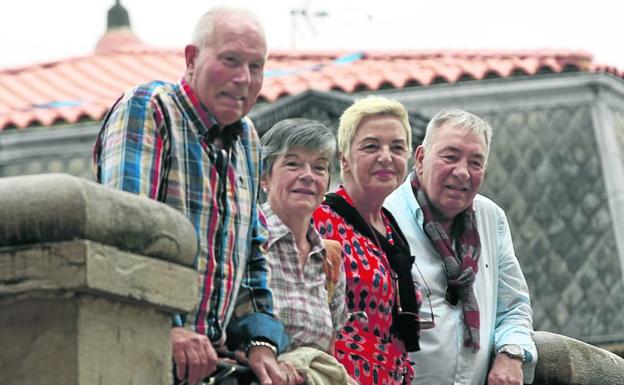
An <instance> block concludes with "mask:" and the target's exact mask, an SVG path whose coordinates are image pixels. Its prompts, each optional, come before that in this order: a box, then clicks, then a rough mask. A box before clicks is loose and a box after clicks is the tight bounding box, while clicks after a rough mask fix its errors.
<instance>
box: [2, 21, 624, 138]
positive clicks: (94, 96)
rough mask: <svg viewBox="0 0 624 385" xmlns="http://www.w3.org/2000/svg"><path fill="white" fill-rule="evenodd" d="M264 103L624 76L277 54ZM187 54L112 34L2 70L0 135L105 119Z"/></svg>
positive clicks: (538, 65)
mask: <svg viewBox="0 0 624 385" xmlns="http://www.w3.org/2000/svg"><path fill="white" fill-rule="evenodd" d="M265 69H266V74H265V82H264V86H263V88H262V91H261V92H260V98H261V100H264V101H267V102H273V101H275V100H277V99H279V98H281V97H284V96H287V95H296V94H299V93H302V92H304V91H306V90H308V89H314V90H318V91H329V90H339V91H343V92H346V93H352V92H357V91H362V90H377V89H387V88H397V89H401V88H404V87H410V86H428V85H431V84H437V83H454V82H458V81H463V80H480V79H489V78H505V77H510V76H517V75H529V76H530V75H535V74H541V73H559V72H567V71H584V72H608V73H611V74H614V75H616V76H619V77H624V72H622V71H619V70H618V69H616V68H614V67H610V66H601V65H597V64H595V63H593V61H592V57H591V55H589V54H587V53H584V52H575V51H548V50H542V51H392V52H390V51H388V52H375V51H364V52H356V53H346V52H332V51H327V52H285V51H278V52H272V53H271V55H270V57H269V60H268V62H267V65H266V68H265ZM183 71H184V56H183V54H182V50H181V49H180V50H172V49H158V48H153V47H149V46H146V45H144V44H142V43H141V42H140V41H139V40H138V39H136V38H135V37H134V35H132V32H131V31H129V30H126V29H123V28H122V29H117V30H114V31H110V32H109V33H107V34H106V35H105V36H104V37H103V38H102V40H100V42H99V43H98V46H97V49H96V51H95V52H94V53H93V54H92V55H89V56H84V57H75V58H69V59H67V60H61V61H55V62H49V63H42V64H34V65H30V66H24V67H20V68H9V69H0V131H1V130H3V129H6V128H18V129H19V128H25V127H28V126H32V125H40V126H49V125H54V124H58V123H76V122H78V121H81V120H100V119H102V118H103V116H104V114H105V113H106V111H107V109H108V108H109V107H110V106H111V104H112V103H113V102H114V101H115V100H116V99H117V98H118V97H119V96H120V94H121V93H122V92H123V91H124V90H126V89H128V88H130V87H132V86H134V85H136V84H139V83H143V82H147V81H150V80H153V79H160V80H165V81H176V80H178V79H179V78H180V76H181V75H182V73H183Z"/></svg>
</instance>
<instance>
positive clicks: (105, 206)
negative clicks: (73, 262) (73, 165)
mask: <svg viewBox="0 0 624 385" xmlns="http://www.w3.org/2000/svg"><path fill="white" fill-rule="evenodd" d="M0 197H2V199H0V217H1V218H2V220H1V221H0V247H3V246H17V245H20V246H22V245H27V244H35V243H45V242H57V241H68V240H72V239H88V240H92V241H96V242H99V243H102V244H106V245H111V246H115V247H117V248H119V249H121V250H126V251H131V252H134V253H138V254H142V255H146V256H150V257H154V258H160V259H166V260H171V261H174V262H176V263H180V264H183V265H186V266H192V265H193V261H194V258H195V254H196V251H197V238H196V236H195V230H194V228H193V225H192V224H191V223H190V222H189V221H188V220H187V219H186V217H185V216H184V215H183V214H181V213H180V212H178V211H176V210H175V209H173V208H171V207H169V206H167V205H164V204H162V203H159V202H156V201H154V200H151V199H148V198H146V197H141V196H137V195H134V194H129V193H126V192H122V191H118V190H115V189H111V188H107V187H104V186H102V185H99V184H97V183H94V182H90V181H87V180H85V179H81V178H77V177H73V176H70V175H66V174H41V175H33V176H20V177H11V178H0Z"/></svg>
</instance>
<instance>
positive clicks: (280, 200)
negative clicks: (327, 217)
mask: <svg viewBox="0 0 624 385" xmlns="http://www.w3.org/2000/svg"><path fill="white" fill-rule="evenodd" d="M335 152H336V140H335V139H334V136H333V134H332V133H331V131H330V130H329V129H328V128H327V127H325V126H324V125H323V124H321V123H319V122H316V121H313V120H309V119H286V120H282V121H280V122H278V123H276V124H275V125H274V126H273V127H272V128H271V129H270V130H269V131H267V132H266V133H265V134H264V136H263V137H262V154H263V155H262V159H263V162H264V166H265V169H264V173H263V175H262V177H261V182H260V183H261V186H262V188H263V190H264V191H265V193H266V195H267V202H266V203H264V204H262V205H261V210H262V214H263V217H264V220H265V221H266V224H267V227H268V229H269V239H268V242H267V255H268V260H269V264H270V267H271V281H270V285H269V287H270V288H271V290H272V291H273V302H274V304H273V305H274V308H275V314H276V316H277V317H278V318H280V319H281V321H282V322H283V323H284V327H285V328H286V331H287V332H288V334H289V336H290V345H289V346H288V349H287V352H289V351H290V352H292V351H293V350H294V349H296V348H301V347H307V348H313V349H316V350H318V351H322V352H326V353H330V354H331V353H332V352H333V344H334V337H335V334H336V332H337V331H338V330H340V329H341V327H342V325H343V324H344V323H345V321H346V318H347V313H346V312H345V297H344V287H345V278H344V270H342V261H341V260H340V247H339V246H338V245H336V247H337V253H336V254H335V257H337V258H335V259H336V260H335V261H333V263H331V261H327V259H326V258H327V255H328V253H326V250H325V245H324V243H323V240H322V239H321V237H320V235H319V233H318V232H317V231H316V230H315V229H314V226H313V225H312V213H313V212H314V210H315V209H316V208H318V207H319V205H320V204H321V202H322V200H323V196H324V194H325V192H327V188H328V187H329V175H330V163H331V160H332V159H333V157H334V155H335ZM331 266H335V268H334V269H329V267H331ZM328 283H330V284H329V285H328ZM331 288H333V290H332V289H331ZM328 291H329V293H328ZM332 291H333V292H332ZM319 353H320V352H319ZM288 354H289V353H286V355H285V356H284V359H282V358H281V357H280V361H281V365H282V368H283V369H284V371H285V372H286V373H287V375H288V383H289V384H293V383H296V384H300V383H302V381H304V379H303V377H302V376H301V373H299V372H297V370H296V367H297V365H296V364H293V361H292V360H289V358H287V357H288ZM330 354H327V355H324V359H326V360H330V361H332V362H333V364H334V367H335V368H336V369H337V370H339V371H341V373H342V379H343V381H341V382H340V383H345V382H346V381H347V379H348V377H347V373H346V372H345V371H344V368H343V367H342V365H340V364H339V363H338V361H336V360H335V358H333V356H331V355H330ZM291 357H292V355H291ZM331 383H339V382H335V381H332V382H331Z"/></svg>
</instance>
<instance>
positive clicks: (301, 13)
mask: <svg viewBox="0 0 624 385" xmlns="http://www.w3.org/2000/svg"><path fill="white" fill-rule="evenodd" d="M311 2H312V1H311V0H308V1H306V3H305V5H304V6H303V7H301V8H293V9H291V10H290V20H291V24H290V47H291V48H292V49H296V48H297V19H298V18H299V17H301V18H303V19H304V20H305V22H306V24H307V25H308V28H309V29H310V31H312V33H313V34H314V35H316V28H314V24H313V23H312V18H323V17H327V16H329V13H328V12H327V11H324V10H319V11H310V3H311Z"/></svg>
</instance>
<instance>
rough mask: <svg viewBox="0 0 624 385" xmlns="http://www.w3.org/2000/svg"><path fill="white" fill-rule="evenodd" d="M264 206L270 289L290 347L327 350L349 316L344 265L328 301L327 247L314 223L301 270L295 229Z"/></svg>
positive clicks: (308, 233) (310, 229) (309, 229)
mask: <svg viewBox="0 0 624 385" xmlns="http://www.w3.org/2000/svg"><path fill="white" fill-rule="evenodd" d="M261 209H262V213H263V214H264V216H265V219H266V222H267V225H268V227H269V242H268V259H269V261H270V263H271V289H272V290H273V298H274V302H275V309H276V314H277V315H278V317H279V318H280V319H281V320H282V322H284V326H285V328H286V331H287V332H288V334H289V336H290V342H291V344H290V345H289V348H288V350H292V349H294V348H297V347H300V346H310V347H314V348H317V349H320V350H323V351H326V352H327V351H328V350H329V347H330V343H331V342H332V334H333V332H334V331H338V330H340V329H341V328H342V326H343V325H344V323H345V322H346V320H347V318H348V313H347V310H346V307H345V275H344V270H342V264H340V266H341V274H340V278H339V280H338V282H337V284H336V290H335V291H334V296H333V298H332V300H331V302H329V303H328V299H327V288H326V284H327V278H326V276H325V272H324V271H323V258H324V257H325V255H324V254H325V247H324V245H323V241H322V240H321V237H320V235H319V233H318V232H317V231H316V230H315V229H314V226H313V225H312V223H310V227H309V228H308V232H307V235H306V236H307V238H308V241H309V242H310V245H311V251H310V254H309V255H308V261H307V262H306V264H305V266H304V267H303V269H301V266H300V263H299V257H298V254H297V249H296V246H295V239H294V237H293V234H292V232H291V231H290V229H289V228H288V227H286V225H284V223H283V222H282V221H281V220H280V219H279V217H278V216H277V215H276V214H275V213H273V210H271V207H270V205H269V204H268V203H264V204H263V205H262V206H261Z"/></svg>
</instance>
